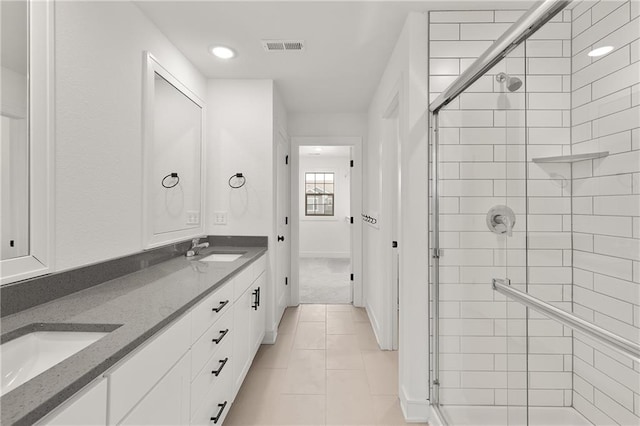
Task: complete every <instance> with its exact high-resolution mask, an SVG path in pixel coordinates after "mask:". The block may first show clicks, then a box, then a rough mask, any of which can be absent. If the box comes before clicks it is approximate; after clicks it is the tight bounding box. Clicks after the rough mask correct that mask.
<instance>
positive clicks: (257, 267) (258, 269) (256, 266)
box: [251, 254, 267, 282]
mask: <svg viewBox="0 0 640 426" xmlns="http://www.w3.org/2000/svg"><path fill="white" fill-rule="evenodd" d="M266 270H267V256H266V255H264V254H263V255H262V256H260V259H258V260H256V261H255V262H253V265H251V272H252V275H251V282H254V281H255V280H256V279H257V278H258V277H259V276H260V275H262V273H263V272H264V271H266Z"/></svg>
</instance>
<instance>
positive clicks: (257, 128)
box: [205, 79, 287, 336]
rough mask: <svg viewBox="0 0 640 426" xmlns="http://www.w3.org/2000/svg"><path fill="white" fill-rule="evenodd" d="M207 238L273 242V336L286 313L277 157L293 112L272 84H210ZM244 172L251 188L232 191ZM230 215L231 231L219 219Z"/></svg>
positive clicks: (270, 295) (270, 329)
mask: <svg viewBox="0 0 640 426" xmlns="http://www.w3.org/2000/svg"><path fill="white" fill-rule="evenodd" d="M206 99H207V108H208V111H207V118H206V126H207V130H206V141H207V151H206V152H207V154H206V155H207V159H206V163H207V179H206V188H207V190H206V195H205V198H206V200H207V210H206V211H207V233H208V234H210V235H250V236H267V237H268V238H269V246H268V248H269V252H268V256H269V265H270V266H269V269H268V274H269V289H268V291H266V294H265V299H266V300H267V301H268V302H267V313H266V315H267V330H266V331H267V336H273V335H274V334H273V333H274V330H275V329H276V328H277V324H278V323H279V321H280V315H281V314H282V312H276V311H275V296H274V292H273V291H272V290H273V287H272V285H273V283H274V282H275V273H276V265H275V262H276V259H275V253H276V246H275V244H276V223H275V213H276V200H275V195H276V194H275V188H274V184H275V182H276V169H275V166H274V164H275V151H276V143H277V138H276V137H275V136H276V135H277V133H276V132H278V131H280V129H286V125H287V112H286V110H285V107H284V104H283V103H282V101H281V99H280V96H279V94H278V92H277V90H276V89H275V87H274V84H273V81H272V80H231V79H230V80H209V81H208V83H207V96H206ZM238 172H241V173H243V174H244V176H245V178H246V184H245V185H244V186H243V187H242V188H239V189H232V188H230V187H229V184H228V180H229V177H230V176H231V175H233V174H235V173H238ZM216 212H225V213H226V216H227V223H226V225H216V224H214V221H213V216H214V214H215V213H216Z"/></svg>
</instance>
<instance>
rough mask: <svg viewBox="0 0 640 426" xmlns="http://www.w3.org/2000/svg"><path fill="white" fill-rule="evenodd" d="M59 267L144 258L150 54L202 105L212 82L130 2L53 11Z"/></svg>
mask: <svg viewBox="0 0 640 426" xmlns="http://www.w3.org/2000/svg"><path fill="white" fill-rule="evenodd" d="M55 24H56V25H55V37H56V38H55V62H56V69H55V78H56V80H55V85H56V102H55V108H56V123H55V128H56V133H55V137H56V142H55V146H56V148H55V151H56V152H55V168H56V183H55V214H56V228H55V257H56V261H55V263H56V265H55V267H56V269H57V270H63V269H68V268H73V267H78V266H82V265H86V264H90V263H94V262H99V261H104V260H106V259H111V258H114V257H119V256H123V255H127V254H130V253H134V252H138V251H140V250H141V249H142V137H141V126H142V113H141V107H142V64H143V51H145V50H148V51H150V52H151V53H153V54H154V55H155V56H156V58H157V59H158V60H159V62H160V63H161V64H162V65H163V66H164V67H165V68H167V69H168V70H169V71H170V72H171V73H172V74H173V75H174V76H176V77H177V78H178V79H179V80H181V81H182V82H183V83H184V84H185V85H186V86H187V87H189V88H190V89H191V90H192V91H193V92H195V93H196V94H197V95H198V96H200V97H201V98H204V94H205V85H206V83H205V80H204V78H203V77H202V75H201V74H200V73H199V72H198V71H197V70H196V69H195V68H194V67H193V65H192V64H191V63H190V62H189V61H187V59H185V58H184V56H183V55H182V54H181V53H180V52H179V51H178V50H177V49H176V48H175V47H174V46H173V45H172V44H171V43H170V42H169V40H167V38H166V37H165V36H164V35H163V34H162V33H161V32H160V31H159V30H158V29H157V28H156V27H155V26H154V25H153V24H152V23H151V22H150V21H149V20H148V19H147V18H146V17H145V16H144V15H143V14H142V13H141V12H140V10H139V9H138V8H137V7H136V6H134V5H133V4H132V3H130V2H56V4H55Z"/></svg>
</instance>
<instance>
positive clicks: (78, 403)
mask: <svg viewBox="0 0 640 426" xmlns="http://www.w3.org/2000/svg"><path fill="white" fill-rule="evenodd" d="M37 424H38V425H40V426H44V425H46V426H85V425H106V424H107V380H106V379H103V378H100V379H99V380H97V381H96V382H94V383H92V384H90V385H87V386H86V387H85V388H84V389H82V390H81V391H80V392H78V393H77V394H75V395H74V396H73V397H71V398H70V399H69V400H68V401H67V402H66V403H65V404H63V405H62V406H61V407H58V409H56V410H55V411H54V412H52V413H50V414H49V415H47V416H46V417H45V418H44V419H42V420H41V421H39V422H38V423H37Z"/></svg>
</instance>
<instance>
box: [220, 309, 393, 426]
mask: <svg viewBox="0 0 640 426" xmlns="http://www.w3.org/2000/svg"><path fill="white" fill-rule="evenodd" d="M397 388H398V356H397V352H390V351H381V350H379V349H378V345H377V343H376V340H375V337H374V335H373V331H372V330H371V325H370V324H369V320H368V318H367V314H366V312H365V311H364V309H361V308H354V307H353V306H351V305H301V306H299V307H297V308H288V309H287V311H286V312H285V314H284V317H283V318H282V321H281V323H280V327H279V329H278V341H277V343H276V344H275V345H262V347H261V348H260V350H259V351H258V353H257V354H256V358H255V359H254V361H253V365H252V366H251V369H250V370H249V373H248V374H247V378H246V379H245V382H244V384H243V385H242V388H241V389H240V392H239V393H238V396H237V397H236V400H235V402H234V404H233V406H232V407H231V411H230V412H229V415H228V416H227V419H226V421H225V425H227V426H230V425H403V424H405V422H404V419H403V416H402V412H401V410H400V404H399V401H398V391H397Z"/></svg>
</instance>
